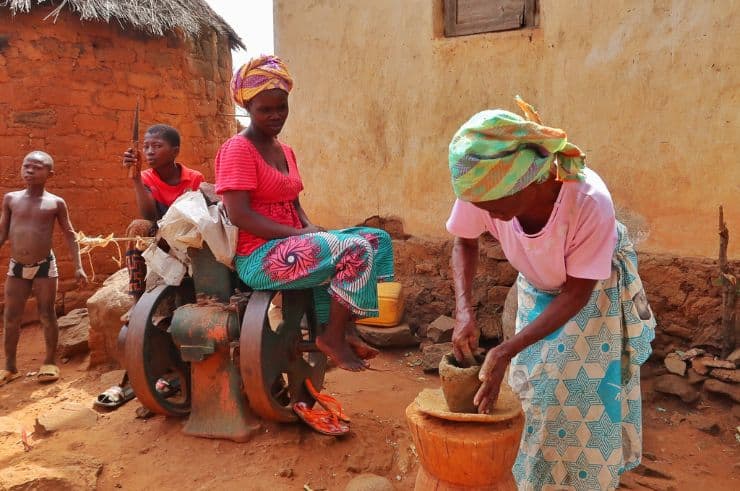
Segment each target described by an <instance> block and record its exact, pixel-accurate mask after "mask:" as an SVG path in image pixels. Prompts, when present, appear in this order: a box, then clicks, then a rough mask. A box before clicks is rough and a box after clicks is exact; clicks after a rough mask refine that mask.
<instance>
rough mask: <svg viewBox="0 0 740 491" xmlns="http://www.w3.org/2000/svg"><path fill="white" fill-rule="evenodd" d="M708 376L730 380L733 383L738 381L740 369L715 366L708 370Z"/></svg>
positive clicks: (724, 380)
mask: <svg viewBox="0 0 740 491" xmlns="http://www.w3.org/2000/svg"><path fill="white" fill-rule="evenodd" d="M709 376H710V377H712V378H716V379H718V380H722V381H723V382H730V383H733V384H738V383H740V370H737V369H732V370H728V369H726V368H715V369H714V370H712V371H711V372H709Z"/></svg>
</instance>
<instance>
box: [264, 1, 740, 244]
mask: <svg viewBox="0 0 740 491" xmlns="http://www.w3.org/2000/svg"><path fill="white" fill-rule="evenodd" d="M442 4H443V1H442V0H373V1H366V0H313V1H303V0H276V1H275V32H276V53H278V54H279V55H280V56H282V57H283V58H284V59H285V60H286V61H287V63H288V65H289V67H290V69H291V71H292V73H293V75H294V78H295V81H296V84H295V88H294V91H293V93H292V94H291V116H290V118H289V120H288V124H287V126H286V129H285V132H284V134H283V139H284V140H285V141H286V142H288V143H289V144H290V145H292V146H293V148H294V149H295V151H296V153H297V155H298V160H299V165H300V169H301V173H302V176H303V179H304V181H305V186H306V191H305V194H304V195H303V198H302V199H303V204H304V207H305V208H306V209H307V210H308V211H309V216H311V217H312V219H313V220H314V221H315V222H317V223H319V224H321V225H324V226H330V227H336V226H340V225H348V224H355V223H358V222H360V221H362V220H363V219H364V218H366V217H369V216H371V215H376V214H379V215H397V216H399V217H401V218H402V220H403V222H404V225H405V229H406V232H408V233H411V234H414V235H420V236H432V237H435V236H436V237H441V236H444V235H445V234H446V231H445V229H444V222H445V219H446V217H447V215H448V212H449V209H450V206H451V204H452V201H453V194H452V191H451V188H450V184H449V174H448V170H447V145H448V143H449V140H450V137H451V136H452V134H453V133H454V132H455V130H456V129H457V128H458V126H459V125H460V124H461V123H462V122H464V121H465V120H466V119H467V118H468V117H469V116H471V115H472V114H473V113H475V112H477V111H479V110H482V109H485V108H494V107H503V108H507V109H509V110H516V106H515V104H514V102H513V96H514V95H515V94H521V95H522V97H524V98H525V99H526V100H528V101H529V102H531V103H532V104H533V105H535V107H536V108H537V109H538V110H539V111H540V114H541V115H542V116H543V119H544V121H545V123H547V124H549V125H551V126H559V127H562V128H565V129H567V131H568V134H569V137H570V139H571V141H573V142H574V143H576V144H578V145H579V146H580V147H581V148H582V149H583V150H584V151H585V152H586V153H587V155H588V162H589V165H590V166H591V167H592V168H594V169H595V170H596V171H597V172H598V173H599V174H601V176H602V177H603V178H604V179H605V181H606V183H607V185H608V186H609V188H610V190H611V192H612V194H613V197H614V199H615V202H616V204H617V205H618V206H621V207H625V208H627V209H628V210H629V212H630V213H634V214H636V215H637V217H638V219H639V217H644V219H645V221H646V223H647V226H648V227H649V229H650V235H649V237H648V239H647V240H646V241H645V242H644V243H642V244H641V249H642V250H645V251H650V252H666V253H672V254H677V255H699V256H716V253H717V252H716V251H717V248H718V245H717V244H718V240H717V232H716V231H717V205H719V204H720V203H724V205H725V210H726V216H727V220H728V225H729V227H730V230H731V234H733V235H732V238H731V248H730V249H731V251H730V252H731V256H732V257H737V256H738V255H740V200H739V199H738V197H739V196H740V193H739V191H740V163H739V162H740V145H738V142H739V141H740V126H739V124H738V114H740V104H739V99H740V77H739V76H738V73H739V72H738V70H739V68H738V65H739V63H738V60H740V27H739V26H740V2H737V1H734V0H714V1H712V0H704V1H701V2H697V1H694V0H651V1H649V0H631V1H627V0H609V1H606V0H598V1H596V0H541V2H540V20H539V28H536V29H527V30H521V31H511V32H503V33H491V34H481V35H473V36H464V37H458V38H445V37H444V36H443V27H442V23H443V18H442V16H443V12H442Z"/></svg>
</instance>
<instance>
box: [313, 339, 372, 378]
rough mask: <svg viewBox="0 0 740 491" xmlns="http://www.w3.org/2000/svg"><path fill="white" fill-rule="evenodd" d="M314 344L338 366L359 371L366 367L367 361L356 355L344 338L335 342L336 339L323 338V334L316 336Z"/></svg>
mask: <svg viewBox="0 0 740 491" xmlns="http://www.w3.org/2000/svg"><path fill="white" fill-rule="evenodd" d="M316 346H317V347H318V348H319V349H320V350H321V351H322V352H323V353H324V354H325V355H326V356H328V357H329V358H331V359H332V360H333V361H334V363H336V364H337V366H338V367H339V368H342V369H344V370H349V371H351V372H361V371H362V370H365V369H367V363H365V362H364V361H363V360H361V359H360V358H358V357H357V355H355V353H354V352H353V351H352V348H350V345H349V344H348V343H347V341H345V340H344V339H342V340H340V341H339V342H337V340H336V339H331V338H329V339H325V338H324V336H319V337H317V338H316Z"/></svg>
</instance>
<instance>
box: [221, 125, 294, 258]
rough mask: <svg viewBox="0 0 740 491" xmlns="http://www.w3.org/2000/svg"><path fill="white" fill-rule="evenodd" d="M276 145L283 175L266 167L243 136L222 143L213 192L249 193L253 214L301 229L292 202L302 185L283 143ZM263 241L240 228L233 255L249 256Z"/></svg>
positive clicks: (287, 147)
mask: <svg viewBox="0 0 740 491" xmlns="http://www.w3.org/2000/svg"><path fill="white" fill-rule="evenodd" d="M280 146H281V147H282V148H283V152H284V153H285V160H286V161H287V162H288V173H287V174H283V173H282V172H280V171H279V170H277V169H276V168H275V167H273V166H271V165H270V164H268V163H267V162H266V161H265V159H264V158H263V157H262V155H260V153H259V151H258V150H257V148H255V146H254V145H253V144H252V142H250V141H249V140H248V139H247V138H246V137H244V136H242V135H235V136H232V137H231V138H229V139H228V140H226V142H224V144H223V145H221V148H220V149H219V151H218V154H217V155H216V162H215V167H216V193H218V194H223V193H224V192H226V191H249V200H250V206H251V207H252V209H253V210H254V211H256V212H257V213H259V214H261V215H263V216H265V217H267V218H269V219H270V220H273V221H274V222H277V223H280V224H282V225H288V226H291V227H294V228H301V227H302V224H301V220H300V218H299V217H298V211H297V210H296V207H295V199H296V198H297V197H298V195H299V194H300V192H301V191H302V190H303V182H302V181H301V176H300V174H299V173H298V166H297V164H296V159H295V154H294V153H293V150H292V149H291V148H290V147H289V146H288V145H285V144H284V143H280ZM265 242H267V240H266V239H263V238H262V237H258V236H256V235H254V234H251V233H249V232H247V231H245V230H241V229H240V230H239V238H238V240H237V250H236V253H237V254H238V255H240V256H244V255H247V254H250V253H251V252H253V251H254V250H255V249H257V248H258V247H260V246H261V245H262V244H264V243H265Z"/></svg>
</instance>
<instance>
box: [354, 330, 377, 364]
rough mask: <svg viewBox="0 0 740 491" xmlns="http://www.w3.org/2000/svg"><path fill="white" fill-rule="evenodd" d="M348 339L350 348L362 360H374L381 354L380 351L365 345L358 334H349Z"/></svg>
mask: <svg viewBox="0 0 740 491" xmlns="http://www.w3.org/2000/svg"><path fill="white" fill-rule="evenodd" d="M346 339H347V344H349V347H350V348H351V349H352V351H354V352H355V354H356V355H357V356H358V357H359V358H360V359H361V360H372V359H373V358H375V357H376V356H378V355H379V354H380V351H378V350H376V349H375V348H373V347H372V346H370V345H368V344H367V343H365V341H363V340H362V339H360V337H359V336H357V335H356V334H347V336H346Z"/></svg>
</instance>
